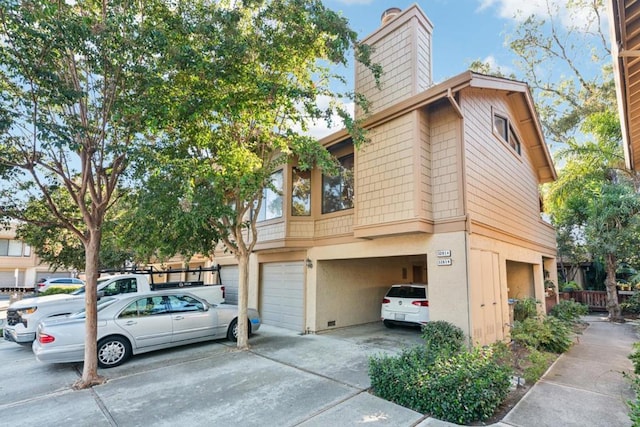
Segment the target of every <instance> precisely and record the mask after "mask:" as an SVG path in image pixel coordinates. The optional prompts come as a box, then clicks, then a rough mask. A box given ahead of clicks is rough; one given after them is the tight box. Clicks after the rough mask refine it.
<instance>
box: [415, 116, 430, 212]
mask: <svg viewBox="0 0 640 427" xmlns="http://www.w3.org/2000/svg"><path fill="white" fill-rule="evenodd" d="M417 113H418V134H419V141H420V142H419V149H418V150H419V151H418V158H419V162H416V164H415V167H417V168H418V171H417V173H418V175H419V177H420V186H419V188H418V191H419V196H418V197H419V202H420V205H419V209H420V210H419V214H420V216H422V217H424V218H427V219H433V189H432V187H431V176H432V172H431V167H432V155H431V138H430V129H429V114H428V113H427V112H426V110H419V111H418V112H417Z"/></svg>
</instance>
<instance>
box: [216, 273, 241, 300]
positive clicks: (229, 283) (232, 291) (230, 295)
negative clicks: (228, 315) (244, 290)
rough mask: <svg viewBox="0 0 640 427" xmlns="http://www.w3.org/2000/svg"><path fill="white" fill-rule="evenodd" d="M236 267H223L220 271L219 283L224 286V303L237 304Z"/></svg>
mask: <svg viewBox="0 0 640 427" xmlns="http://www.w3.org/2000/svg"><path fill="white" fill-rule="evenodd" d="M238 274H239V272H238V266H236V265H224V266H222V268H221V269H220V281H221V282H222V285H223V286H224V301H225V302H226V303H227V304H238Z"/></svg>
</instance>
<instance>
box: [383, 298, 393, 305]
mask: <svg viewBox="0 0 640 427" xmlns="http://www.w3.org/2000/svg"><path fill="white" fill-rule="evenodd" d="M390 302H391V300H390V299H388V298H382V303H383V304H389V303H390Z"/></svg>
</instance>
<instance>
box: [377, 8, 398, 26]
mask: <svg viewBox="0 0 640 427" xmlns="http://www.w3.org/2000/svg"><path fill="white" fill-rule="evenodd" d="M400 12H402V9H400V8H398V7H390V8H389V9H387V10H385V11H384V12H382V16H381V17H380V21H381V23H382V25H383V26H384V25H387V23H389V22H390V21H392V20H393V18H395V17H396V16H398V15H400Z"/></svg>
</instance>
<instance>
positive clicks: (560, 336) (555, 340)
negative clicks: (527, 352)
mask: <svg viewBox="0 0 640 427" xmlns="http://www.w3.org/2000/svg"><path fill="white" fill-rule="evenodd" d="M511 339H512V340H513V341H515V342H516V343H517V344H519V345H522V346H524V347H527V348H529V349H535V350H542V351H549V352H551V353H557V354H559V353H564V352H565V351H567V350H568V349H569V347H571V344H572V340H571V329H570V328H569V326H567V324H566V323H564V322H562V321H561V320H559V319H556V318H555V317H553V316H549V317H547V318H545V319H544V320H542V321H541V320H537V319H531V318H529V319H525V320H523V321H516V322H514V325H513V328H512V330H511Z"/></svg>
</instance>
